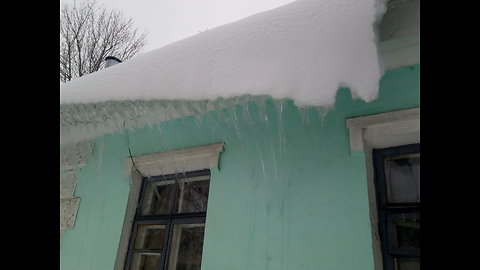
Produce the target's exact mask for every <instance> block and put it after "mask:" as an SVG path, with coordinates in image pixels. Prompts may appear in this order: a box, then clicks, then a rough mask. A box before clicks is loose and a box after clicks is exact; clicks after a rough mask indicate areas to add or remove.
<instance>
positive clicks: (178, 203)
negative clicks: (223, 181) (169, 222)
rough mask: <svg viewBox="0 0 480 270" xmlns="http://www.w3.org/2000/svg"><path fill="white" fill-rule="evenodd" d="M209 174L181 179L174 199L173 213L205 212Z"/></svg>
mask: <svg viewBox="0 0 480 270" xmlns="http://www.w3.org/2000/svg"><path fill="white" fill-rule="evenodd" d="M209 187H210V176H208V175H207V176H199V177H191V178H187V179H182V180H181V181H180V186H179V189H178V190H179V192H177V198H176V200H175V213H193V212H206V211H207V202H208V190H209Z"/></svg>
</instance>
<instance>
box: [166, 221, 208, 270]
mask: <svg viewBox="0 0 480 270" xmlns="http://www.w3.org/2000/svg"><path fill="white" fill-rule="evenodd" d="M204 231H205V224H204V223H199V224H176V225H175V226H174V227H173V235H172V246H171V250H170V256H169V260H168V270H200V265H201V263H202V250H203V234H204Z"/></svg>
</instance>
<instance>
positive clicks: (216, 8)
mask: <svg viewBox="0 0 480 270" xmlns="http://www.w3.org/2000/svg"><path fill="white" fill-rule="evenodd" d="M63 1H65V2H73V0H61V2H63ZM77 1H83V0H77ZM97 1H98V2H99V3H101V4H105V5H106V6H107V7H109V8H114V9H117V10H121V11H122V12H123V13H124V14H125V16H126V17H130V18H132V19H133V21H134V23H135V25H136V26H137V28H138V29H139V30H140V32H141V31H143V30H146V31H147V33H148V35H147V42H148V44H147V45H146V46H145V50H144V52H148V51H151V50H154V49H157V48H160V47H163V46H165V45H168V44H170V43H173V42H175V41H178V40H181V39H183V38H187V37H189V36H192V35H195V34H198V33H199V32H200V31H205V30H207V29H212V28H214V27H217V26H220V25H223V24H226V23H230V22H234V21H236V20H239V19H242V18H244V17H247V16H250V15H253V14H255V13H259V12H262V11H266V10H269V9H273V8H276V7H279V6H282V5H284V4H288V3H291V2H294V0H168V1H167V0H97Z"/></svg>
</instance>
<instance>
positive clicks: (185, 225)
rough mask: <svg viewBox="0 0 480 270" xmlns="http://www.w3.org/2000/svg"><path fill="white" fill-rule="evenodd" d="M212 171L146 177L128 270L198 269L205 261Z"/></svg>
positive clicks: (136, 218)
mask: <svg viewBox="0 0 480 270" xmlns="http://www.w3.org/2000/svg"><path fill="white" fill-rule="evenodd" d="M209 186H210V170H208V169H207V170H201V171H193V172H187V173H182V174H170V175H161V176H151V177H144V178H143V179H142V186H141V189H140V196H139V200H138V206H137V209H136V213H135V218H134V222H133V226H132V230H131V235H130V241H129V244H128V254H127V258H126V263H125V269H126V270H147V269H148V270H150V269H151V270H153V269H155V270H160V269H162V270H163V269H165V270H180V269H181V270H184V269H185V270H196V269H198V270H199V269H200V265H201V262H202V249H203V236H204V232H205V218H206V211H207V202H208V192H209Z"/></svg>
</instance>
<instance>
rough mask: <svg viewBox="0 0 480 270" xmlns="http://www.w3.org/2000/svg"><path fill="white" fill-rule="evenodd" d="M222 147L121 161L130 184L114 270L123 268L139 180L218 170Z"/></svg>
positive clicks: (186, 150) (207, 147)
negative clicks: (123, 162)
mask: <svg viewBox="0 0 480 270" xmlns="http://www.w3.org/2000/svg"><path fill="white" fill-rule="evenodd" d="M223 147H224V143H223V142H222V143H215V144H209V145H203V146H197V147H191V148H184V149H179V150H172V151H168V152H162V153H157V154H152V155H142V156H135V157H131V158H127V159H126V160H125V169H126V170H125V173H126V176H127V177H128V178H130V180H131V183H130V192H129V195H128V202H127V208H126V212H125V219H124V223H123V228H122V234H121V236H120V242H119V245H118V250H117V258H116V261H115V267H114V270H122V269H124V267H125V259H126V255H127V252H128V241H129V239H130V233H131V230H132V225H133V222H134V219H135V210H136V208H137V204H138V198H139V196H140V187H141V183H142V177H145V176H156V175H167V174H174V173H179V172H180V173H181V172H188V171H199V170H205V169H213V168H218V163H219V157H220V153H221V152H222V151H223ZM134 165H135V166H134Z"/></svg>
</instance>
